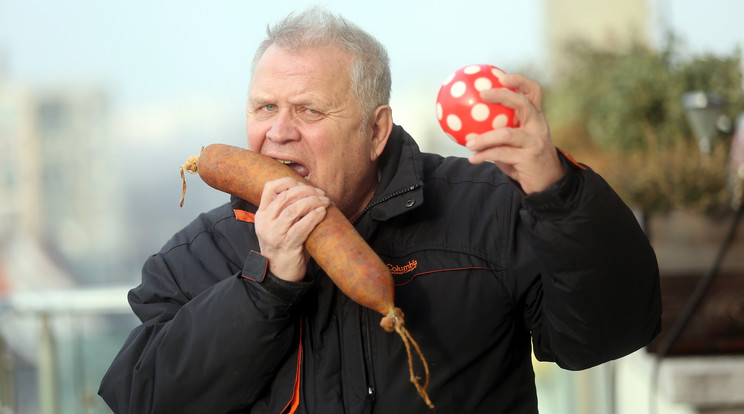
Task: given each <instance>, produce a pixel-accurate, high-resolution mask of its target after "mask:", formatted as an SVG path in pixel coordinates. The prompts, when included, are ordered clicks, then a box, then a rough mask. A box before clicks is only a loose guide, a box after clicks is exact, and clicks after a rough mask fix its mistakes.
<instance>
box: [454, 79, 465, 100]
mask: <svg viewBox="0 0 744 414" xmlns="http://www.w3.org/2000/svg"><path fill="white" fill-rule="evenodd" d="M467 89H468V87H467V85H465V82H463V81H457V82H455V83H454V84H453V85H452V88H451V89H450V94H451V95H452V97H453V98H459V97H461V96H462V95H463V94H464V93H465V91H466V90H467Z"/></svg>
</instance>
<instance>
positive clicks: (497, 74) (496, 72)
mask: <svg viewBox="0 0 744 414" xmlns="http://www.w3.org/2000/svg"><path fill="white" fill-rule="evenodd" d="M491 73H493V76H495V77H497V78H498V79H499V82H501V83H504V75H506V73H505V72H504V71H503V70H501V69H499V68H491Z"/></svg>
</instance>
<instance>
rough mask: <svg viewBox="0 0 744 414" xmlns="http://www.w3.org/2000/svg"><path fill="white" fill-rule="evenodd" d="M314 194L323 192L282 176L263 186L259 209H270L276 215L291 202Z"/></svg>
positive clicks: (317, 194) (266, 210)
mask: <svg viewBox="0 0 744 414" xmlns="http://www.w3.org/2000/svg"><path fill="white" fill-rule="evenodd" d="M314 196H325V192H324V191H323V190H321V189H319V188H315V187H312V186H309V185H306V184H305V183H303V182H300V181H296V180H294V179H292V178H282V179H279V180H275V181H271V182H269V183H267V184H266V185H265V186H264V190H263V193H262V194H261V203H260V205H259V210H261V211H265V212H268V211H269V210H271V211H273V213H274V214H273V216H277V215H278V214H279V213H281V211H282V210H283V209H284V208H286V207H287V206H288V205H290V204H292V203H293V202H295V201H297V200H299V199H301V198H303V197H314Z"/></svg>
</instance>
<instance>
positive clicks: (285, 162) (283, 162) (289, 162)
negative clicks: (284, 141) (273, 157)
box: [277, 159, 292, 165]
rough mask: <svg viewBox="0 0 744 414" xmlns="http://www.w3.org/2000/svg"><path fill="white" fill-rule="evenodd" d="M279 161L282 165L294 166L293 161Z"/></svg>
mask: <svg viewBox="0 0 744 414" xmlns="http://www.w3.org/2000/svg"><path fill="white" fill-rule="evenodd" d="M277 161H279V162H280V163H282V164H285V165H287V164H292V161H287V160H279V159H277Z"/></svg>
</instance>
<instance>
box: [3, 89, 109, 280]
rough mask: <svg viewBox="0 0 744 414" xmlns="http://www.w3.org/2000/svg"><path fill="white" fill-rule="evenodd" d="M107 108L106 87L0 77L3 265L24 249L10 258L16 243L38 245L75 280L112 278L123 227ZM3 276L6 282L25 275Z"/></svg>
mask: <svg viewBox="0 0 744 414" xmlns="http://www.w3.org/2000/svg"><path fill="white" fill-rule="evenodd" d="M107 112H108V108H107V99H106V96H105V93H104V92H103V91H101V90H98V89H95V88H85V87H83V88H81V87H73V86H66V87H61V88H57V89H46V90H34V91H31V90H29V89H28V88H25V87H23V86H22V85H20V84H18V83H13V82H11V81H9V80H7V79H0V136H2V141H0V199H2V200H3V202H2V203H1V204H0V246H2V251H3V252H4V253H6V254H3V255H2V256H0V257H5V262H6V265H7V262H8V261H11V260H15V259H17V258H18V257H17V254H22V253H23V252H17V251H16V252H15V254H13V255H12V256H10V257H8V254H7V253H9V252H10V251H14V250H15V248H16V247H17V246H18V245H19V244H20V245H24V244H28V245H36V248H37V249H39V250H41V251H42V253H43V255H44V256H45V257H46V258H48V259H49V261H50V262H53V263H55V264H56V265H57V266H58V267H59V268H60V270H62V271H63V272H64V273H67V274H68V275H70V277H71V278H72V279H74V281H75V282H76V283H80V284H90V283H99V282H108V281H110V280H111V278H112V276H110V275H111V274H112V273H115V270H116V269H117V262H118V261H119V260H120V259H118V257H120V256H121V255H120V254H118V255H117V252H119V251H120V248H121V246H122V244H123V237H122V226H123V225H122V221H121V209H122V207H121V203H120V202H119V199H118V198H119V196H118V193H117V190H119V189H120V188H121V185H120V184H119V180H118V178H117V175H118V168H117V167H115V164H114V163H113V156H114V155H115V154H113V152H114V148H115V147H114V146H113V145H111V143H110V142H108V141H109V138H108V136H109V131H108V130H107V119H108V118H107ZM29 241H31V242H30V243H29ZM10 267H11V268H12V266H10ZM107 275H108V276H107ZM6 277H7V278H10V279H11V280H10V281H8V283H9V284H10V285H11V286H13V285H22V284H24V283H25V281H26V279H27V278H28V276H27V275H15V274H10V275H6ZM47 277H49V276H48V275H47ZM19 279H20V280H19ZM52 285H53V283H52ZM45 286H50V285H45ZM19 287H20V286H19Z"/></svg>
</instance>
